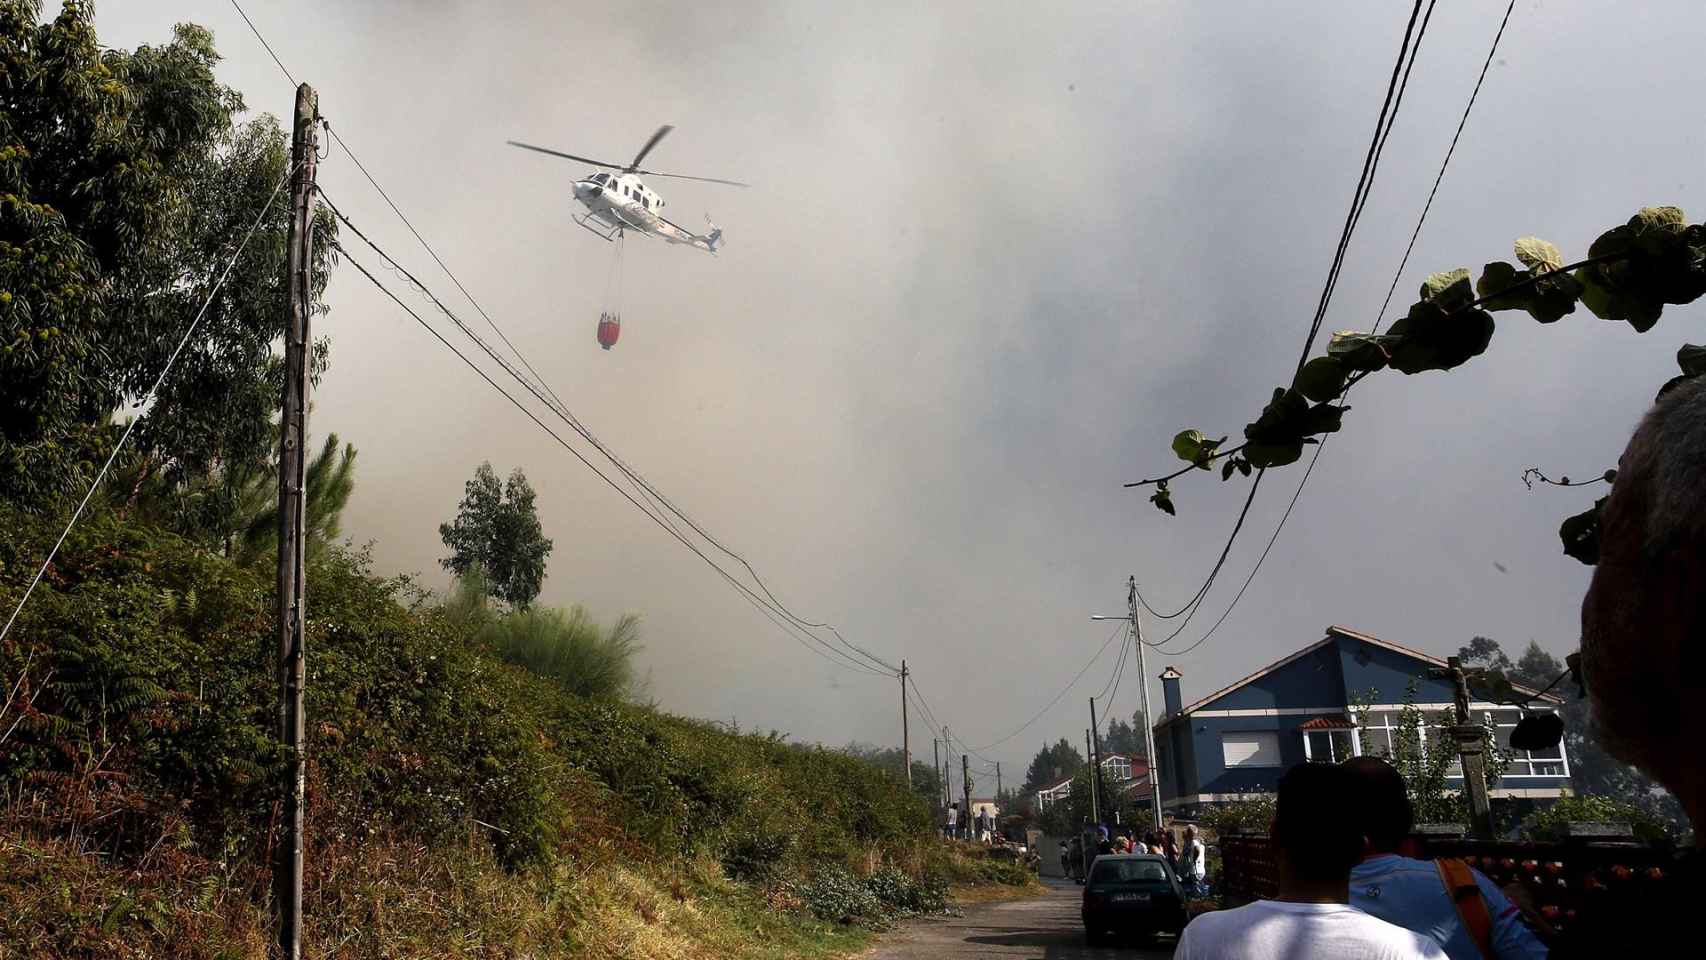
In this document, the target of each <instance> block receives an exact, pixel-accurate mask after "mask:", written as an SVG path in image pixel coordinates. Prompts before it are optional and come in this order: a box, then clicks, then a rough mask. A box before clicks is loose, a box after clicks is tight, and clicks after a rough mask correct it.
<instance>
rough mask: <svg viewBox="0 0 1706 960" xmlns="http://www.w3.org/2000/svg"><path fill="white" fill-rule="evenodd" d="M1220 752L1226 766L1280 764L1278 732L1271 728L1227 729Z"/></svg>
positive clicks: (1221, 742) (1221, 741)
mask: <svg viewBox="0 0 1706 960" xmlns="http://www.w3.org/2000/svg"><path fill="white" fill-rule="evenodd" d="M1220 752H1221V756H1222V758H1223V760H1224V762H1225V764H1226V766H1227V767H1228V768H1231V767H1278V766H1281V765H1282V764H1281V761H1280V748H1279V733H1278V732H1277V731H1273V730H1243V731H1227V732H1226V733H1222V734H1221V735H1220Z"/></svg>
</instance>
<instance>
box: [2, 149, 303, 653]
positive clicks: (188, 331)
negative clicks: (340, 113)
mask: <svg viewBox="0 0 1706 960" xmlns="http://www.w3.org/2000/svg"><path fill="white" fill-rule="evenodd" d="M296 170H297V167H296V165H295V164H292V165H291V166H290V167H289V168H288V169H286V170H285V171H284V175H283V176H281V177H279V178H278V183H277V184H275V185H274V186H273V190H272V194H271V195H270V196H268V197H267V202H266V204H265V205H263V206H262V207H261V212H260V214H259V215H258V216H256V217H255V222H254V223H252V224H250V225H249V232H248V233H245V234H243V240H242V242H240V243H239V244H238V245H237V250H236V252H234V253H232V254H231V259H229V260H227V261H226V262H225V269H224V270H222V271H220V274H219V279H218V280H216V281H214V284H213V287H212V289H210V290H208V292H207V299H205V300H203V301H202V304H201V309H199V310H197V311H196V313H195V318H194V319H192V320H191V321H190V325H189V326H188V327H187V328H185V330H184V335H183V336H182V337H181V338H179V340H178V345H177V347H176V348H174V349H173V350H172V353H171V355H170V356H169V357H167V358H166V365H165V366H164V367H162V368H161V369H160V375H159V376H158V377H155V378H154V385H153V386H151V387H149V388H148V392H147V393H145V394H143V395H142V399H141V400H140V401H138V402H137V404H136V406H137V407H139V408H140V407H144V406H147V405H148V403H149V402H150V401H152V400H153V399H154V395H155V394H156V393H158V392H159V390H160V385H161V384H163V383H165V382H166V375H167V374H169V373H171V372H172V365H173V364H175V363H177V362H178V357H179V355H180V354H182V353H183V352H184V347H186V346H188V345H189V342H190V337H192V336H194V335H195V331H196V328H197V327H199V326H200V325H201V318H202V317H204V316H206V315H207V308H208V307H209V306H210V305H211V304H212V303H213V298H214V297H215V296H217V295H218V294H219V289H220V288H221V287H223V286H224V285H225V280H226V278H227V277H229V276H230V275H231V270H232V268H234V267H236V266H237V260H238V259H239V258H240V257H242V256H243V251H244V250H245V249H247V248H248V246H249V240H250V239H252V238H253V237H254V235H255V231H256V230H259V229H260V226H261V223H262V221H264V220H265V219H266V216H267V213H268V211H270V210H272V205H273V201H275V200H277V199H278V194H279V191H281V190H283V189H284V185H285V183H287V182H288V181H289V180H290V178H291V176H292V175H293V174H295V173H296ZM151 412H152V411H144V412H142V413H141V414H138V415H137V416H135V417H132V418H131V420H130V423H128V424H126V425H125V428H124V433H123V434H122V435H120V436H119V439H118V443H116V444H114V445H113V451H112V453H110V454H108V455H107V462H106V463H104V464H102V465H101V469H100V471H99V472H98V473H96V474H95V479H94V482H93V483H90V484H89V489H88V491H87V492H86V493H84V494H83V500H82V501H81V502H80V503H78V504H77V509H76V510H74V511H72V514H71V519H70V521H68V522H67V523H66V524H65V529H64V530H62V531H60V534H59V539H58V540H55V541H54V543H53V548H52V549H50V550H49V551H48V552H47V559H45V560H43V561H42V562H41V568H40V569H38V570H37V571H36V575H35V576H34V577H32V578H31V579H30V585H29V586H28V587H26V588H24V595H23V596H22V597H20V598H18V605H17V606H16V607H14V608H12V615H11V616H10V617H8V618H7V619H6V626H5V627H0V640H5V639H6V635H7V634H8V633H10V632H12V624H14V623H16V622H17V620H18V614H20V613H22V612H23V611H24V604H26V603H28V602H29V600H30V595H31V594H33V593H35V590H36V586H37V585H39V584H40V583H41V578H42V577H43V576H45V575H46V574H47V568H48V567H50V566H52V565H53V558H54V557H56V556H58V555H59V548H60V547H62V546H64V545H65V538H66V537H68V536H70V535H71V528H72V527H75V526H76V525H77V521H78V519H80V518H81V517H82V516H83V511H84V509H86V508H87V507H88V506H89V500H90V499H91V498H93V497H94V495H95V491H96V490H97V489H99V488H100V486H101V481H102V480H105V479H106V477H107V471H108V470H111V469H112V466H113V461H114V460H117V459H118V455H119V451H120V450H123V449H124V445H125V444H126V443H128V442H129V441H130V435H131V434H132V433H134V432H135V430H136V425H137V424H139V423H141V422H142V418H143V417H145V416H147V415H148V414H149V413H151Z"/></svg>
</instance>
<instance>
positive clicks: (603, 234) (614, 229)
mask: <svg viewBox="0 0 1706 960" xmlns="http://www.w3.org/2000/svg"><path fill="white" fill-rule="evenodd" d="M569 219H570V220H573V221H574V222H575V223H576V224H579V225H580V227H581V228H582V229H585V230H587V231H589V232H591V233H592V235H593V236H595V237H598V238H599V239H600V240H603V241H605V242H607V243H614V242H615V240H616V238H617V237H620V236H622V227H621V225H620V224H616V225H613V226H611V227H610V228H609V229H605V228H604V225H603V224H600V223H598V221H596V220H593V219H592V218H591V217H578V216H575V215H574V214H572V213H571V214H569ZM594 224H597V225H596V226H594Z"/></svg>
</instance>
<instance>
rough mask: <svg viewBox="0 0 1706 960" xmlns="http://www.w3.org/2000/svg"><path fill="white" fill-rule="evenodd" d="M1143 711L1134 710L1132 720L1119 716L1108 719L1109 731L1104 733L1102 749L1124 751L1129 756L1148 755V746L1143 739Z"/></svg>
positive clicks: (1115, 751) (1114, 751)
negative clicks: (1127, 720) (1128, 721)
mask: <svg viewBox="0 0 1706 960" xmlns="http://www.w3.org/2000/svg"><path fill="white" fill-rule="evenodd" d="M1143 724H1144V717H1143V711H1142V710H1137V711H1134V712H1133V713H1132V715H1131V722H1130V723H1127V722H1126V721H1124V720H1121V719H1120V718H1119V717H1114V718H1112V719H1110V720H1109V721H1108V732H1107V733H1105V734H1103V735H1102V749H1103V750H1105V751H1107V752H1108V753H1123V754H1125V755H1126V756H1128V757H1147V756H1148V755H1149V751H1148V746H1147V744H1145V743H1144V740H1143Z"/></svg>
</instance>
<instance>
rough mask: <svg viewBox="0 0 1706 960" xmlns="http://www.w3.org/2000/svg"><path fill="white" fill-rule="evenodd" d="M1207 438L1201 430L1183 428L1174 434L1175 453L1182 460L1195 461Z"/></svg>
mask: <svg viewBox="0 0 1706 960" xmlns="http://www.w3.org/2000/svg"><path fill="white" fill-rule="evenodd" d="M1207 440H1208V438H1207V437H1205V436H1203V432H1202V431H1201V430H1181V431H1179V432H1178V433H1177V434H1174V436H1173V453H1174V454H1175V455H1176V456H1178V458H1179V459H1180V460H1187V461H1194V460H1196V458H1197V454H1198V452H1199V451H1201V450H1202V445H1203V443H1205V442H1206V441H1207Z"/></svg>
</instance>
